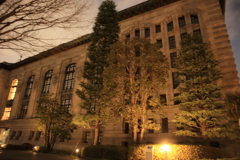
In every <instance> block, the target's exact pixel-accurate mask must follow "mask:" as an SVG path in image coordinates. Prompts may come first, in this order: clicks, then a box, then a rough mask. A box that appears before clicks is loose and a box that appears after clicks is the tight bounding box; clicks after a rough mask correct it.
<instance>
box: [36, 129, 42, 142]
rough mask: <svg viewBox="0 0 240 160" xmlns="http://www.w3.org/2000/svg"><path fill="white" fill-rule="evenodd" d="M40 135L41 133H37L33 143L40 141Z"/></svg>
mask: <svg viewBox="0 0 240 160" xmlns="http://www.w3.org/2000/svg"><path fill="white" fill-rule="evenodd" d="M41 133H42V132H41V131H37V133H36V137H35V141H38V140H39V139H40V137H41Z"/></svg>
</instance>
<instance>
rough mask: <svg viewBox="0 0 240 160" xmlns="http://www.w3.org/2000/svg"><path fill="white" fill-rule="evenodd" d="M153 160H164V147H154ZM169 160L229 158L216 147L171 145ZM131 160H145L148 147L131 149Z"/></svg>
mask: <svg viewBox="0 0 240 160" xmlns="http://www.w3.org/2000/svg"><path fill="white" fill-rule="evenodd" d="M153 146H154V148H153V160H164V159H165V156H166V152H165V151H163V149H162V145H153ZM167 157H168V160H199V159H204V158H205V159H217V158H229V155H228V154H226V152H224V151H223V150H221V149H219V148H214V147H207V146H200V145H198V146H197V145H170V149H169V151H168V152H167ZM128 158H129V160H145V159H146V145H140V146H136V147H131V148H130V150H129V157H128Z"/></svg>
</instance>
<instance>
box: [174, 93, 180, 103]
mask: <svg viewBox="0 0 240 160" xmlns="http://www.w3.org/2000/svg"><path fill="white" fill-rule="evenodd" d="M173 96H174V98H175V97H177V96H179V93H175V94H174V95H173ZM180 103H181V101H180V100H175V99H174V105H179V104H180Z"/></svg>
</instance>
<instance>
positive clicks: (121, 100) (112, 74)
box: [104, 39, 168, 144]
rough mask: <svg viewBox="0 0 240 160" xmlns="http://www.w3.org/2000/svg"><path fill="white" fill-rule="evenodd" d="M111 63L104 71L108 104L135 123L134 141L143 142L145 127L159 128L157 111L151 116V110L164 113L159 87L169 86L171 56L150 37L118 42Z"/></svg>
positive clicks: (112, 53)
mask: <svg viewBox="0 0 240 160" xmlns="http://www.w3.org/2000/svg"><path fill="white" fill-rule="evenodd" d="M108 63H109V66H108V67H107V68H106V69H105V71H104V95H105V97H106V99H105V104H106V105H108V106H111V107H112V109H113V110H117V111H116V113H119V114H120V115H121V116H122V117H123V118H124V119H125V121H126V122H128V123H129V124H130V125H131V126H132V128H133V143H134V144H136V143H138V142H139V143H141V141H142V138H143V133H144V130H145V129H159V124H156V121H155V120H154V118H155V117H154V114H152V115H151V116H152V117H151V118H152V120H148V119H147V113H149V111H150V110H151V111H153V112H155V113H156V114H157V115H158V116H159V114H163V112H162V106H163V105H162V104H161V102H160V95H159V90H161V89H163V88H164V87H165V86H166V77H167V73H168V63H167V59H166V57H165V56H164V55H163V54H162V52H160V51H159V48H158V47H157V46H156V45H155V44H151V43H150V41H149V40H146V39H133V40H129V41H126V42H117V43H116V44H114V45H113V46H112V49H111V53H110V54H109V57H108ZM138 131H140V132H141V134H140V137H137V132H138ZM138 138H139V139H138ZM137 139H138V140H137Z"/></svg>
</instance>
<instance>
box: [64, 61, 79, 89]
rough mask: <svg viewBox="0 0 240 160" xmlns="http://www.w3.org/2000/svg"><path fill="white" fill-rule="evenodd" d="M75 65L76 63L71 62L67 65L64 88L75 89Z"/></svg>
mask: <svg viewBox="0 0 240 160" xmlns="http://www.w3.org/2000/svg"><path fill="white" fill-rule="evenodd" d="M75 67H76V63H73V64H70V65H68V66H67V67H66V74H65V80H64V85H63V90H67V89H73V84H74V78H75Z"/></svg>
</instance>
